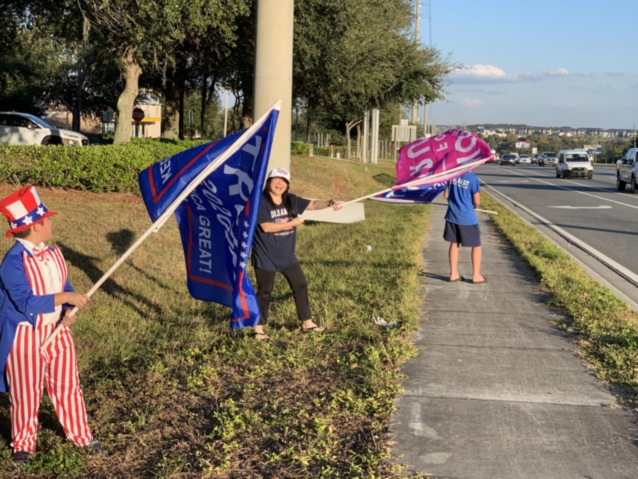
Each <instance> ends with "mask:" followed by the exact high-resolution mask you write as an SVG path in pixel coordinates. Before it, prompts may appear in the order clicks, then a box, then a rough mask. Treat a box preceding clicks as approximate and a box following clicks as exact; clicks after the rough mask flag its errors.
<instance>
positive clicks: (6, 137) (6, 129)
mask: <svg viewBox="0 0 638 479" xmlns="http://www.w3.org/2000/svg"><path fill="white" fill-rule="evenodd" d="M0 143H8V144H9V145H77V146H82V145H88V144H89V139H88V138H87V137H86V136H84V135H82V134H81V133H77V132H75V131H71V130H65V129H62V128H56V127H54V126H51V125H49V124H48V123H47V122H46V121H44V120H42V119H41V118H38V117H37V116H34V115H31V114H29V113H19V112H16V111H0Z"/></svg>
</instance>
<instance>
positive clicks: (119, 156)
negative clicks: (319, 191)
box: [0, 138, 345, 194]
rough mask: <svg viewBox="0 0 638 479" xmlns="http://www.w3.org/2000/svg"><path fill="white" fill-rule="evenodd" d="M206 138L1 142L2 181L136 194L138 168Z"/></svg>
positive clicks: (303, 147) (303, 148) (297, 146)
mask: <svg viewBox="0 0 638 479" xmlns="http://www.w3.org/2000/svg"><path fill="white" fill-rule="evenodd" d="M205 142H206V141H203V140H198V141H196V140H192V141H186V140H184V141H165V140H155V139H147V138H134V139H132V140H131V143H129V144H128V145H91V146H87V147H77V146H61V145H54V146H40V145H38V146H35V145H34V146H26V145H2V144H0V182H2V183H10V184H14V185H28V184H31V185H36V186H43V187H50V188H69V189H74V190H82V191H91V192H95V193H103V192H128V193H136V194H137V193H139V187H138V183H137V174H138V173H139V172H140V171H142V170H143V169H145V168H147V167H148V166H150V165H152V164H153V163H155V162H157V161H160V160H162V159H164V158H168V157H169V156H171V155H174V154H176V153H179V152H180V151H183V150H186V149H188V148H192V147H193V146H197V145H201V144H202V143H205ZM316 150H319V148H317V149H316ZM323 150H326V151H325V152H323V151H322V152H321V153H320V154H322V155H325V156H327V155H328V148H323ZM308 151H309V147H308V145H307V144H305V143H303V142H292V144H291V152H292V154H296V155H307V154H308ZM344 153H345V152H344ZM342 158H345V154H342Z"/></svg>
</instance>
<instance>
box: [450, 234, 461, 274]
mask: <svg viewBox="0 0 638 479" xmlns="http://www.w3.org/2000/svg"><path fill="white" fill-rule="evenodd" d="M449 257H450V281H455V280H457V279H459V272H458V264H459V244H458V243H450V253H449Z"/></svg>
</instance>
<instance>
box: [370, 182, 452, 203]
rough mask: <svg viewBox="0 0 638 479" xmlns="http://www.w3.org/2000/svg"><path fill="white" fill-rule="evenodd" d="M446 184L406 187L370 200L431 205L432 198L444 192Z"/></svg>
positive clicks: (392, 190) (385, 192)
mask: <svg viewBox="0 0 638 479" xmlns="http://www.w3.org/2000/svg"><path fill="white" fill-rule="evenodd" d="M446 185H447V183H445V182H444V183H434V184H432V185H426V186H406V187H403V188H397V189H391V190H389V191H384V192H382V193H380V194H378V195H377V196H373V197H371V198H370V199H372V200H377V201H385V202H387V203H432V201H434V198H436V197H437V196H438V195H439V194H441V193H442V192H443V191H445V187H446Z"/></svg>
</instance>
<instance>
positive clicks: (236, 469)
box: [0, 140, 429, 479]
mask: <svg viewBox="0 0 638 479" xmlns="http://www.w3.org/2000/svg"><path fill="white" fill-rule="evenodd" d="M154 143H155V142H148V141H137V140H136V141H134V142H133V143H132V144H131V145H130V146H129V147H128V149H129V150H130V151H133V152H136V153H134V154H135V155H136V156H139V155H141V153H139V154H138V153H137V151H138V149H143V150H147V151H152V152H154V153H153V154H154V155H157V154H158V150H157V149H158V148H160V146H161V147H163V148H169V147H172V146H175V145H173V144H170V143H166V144H164V143H162V142H156V143H158V144H154ZM119 148H120V147H118V148H114V149H107V148H104V149H103V151H105V152H110V151H119ZM91 149H93V147H89V148H77V149H75V150H70V151H68V152H66V151H65V150H63V149H62V148H60V150H59V151H58V150H57V149H56V150H54V149H45V148H38V149H31V148H25V149H24V150H25V151H32V152H33V153H32V156H34V157H35V156H37V155H38V154H39V155H42V156H50V157H53V156H54V155H61V154H62V153H61V152H62V151H65V153H64V155H66V156H68V157H69V158H72V159H73V161H84V157H83V156H82V155H84V154H89V155H90V153H86V152H85V153H82V152H80V151H79V150H86V151H89V150H91ZM100 149H101V148H98V149H96V150H95V151H96V152H97V151H100ZM3 151H4V150H3ZM12 151H13V150H12ZM18 151H21V150H18ZM165 153H166V152H164V153H163V154H165ZM45 154H46V155H45ZM93 154H96V153H93ZM147 154H149V153H147ZM72 155H80V156H75V157H73V156H72ZM105 155H108V154H107V153H105ZM149 155H150V154H149ZM25 156H26V154H25ZM160 156H161V155H160ZM35 160H36V158H27V159H26V160H23V161H26V162H27V163H28V164H31V163H32V162H33V161H35ZM38 161H39V163H38V164H44V159H43V158H42V159H38ZM50 161H51V160H50ZM69 161H71V160H69ZM144 161H145V160H144ZM149 161H150V158H149ZM71 162H72V161H71ZM141 162H142V161H141ZM6 163H7V162H4V161H3V162H1V164H2V165H5V164H6ZM92 166H95V164H92ZM291 169H292V172H293V186H294V192H296V193H297V194H301V195H304V196H310V197H316V198H321V197H335V198H340V199H347V198H348V197H350V198H354V197H359V196H362V195H363V194H366V193H371V192H373V191H377V190H378V189H380V188H382V187H383V185H380V184H379V183H378V182H377V180H375V177H376V176H378V175H381V174H385V175H386V176H390V175H391V174H392V173H393V169H394V164H392V163H391V162H385V163H384V162H380V163H379V164H378V165H362V164H359V163H353V162H347V161H337V160H329V159H325V158H312V159H309V158H299V157H294V158H293V160H292V165H291ZM346 180H347V181H346ZM13 188H14V187H13V186H11V185H6V184H0V194H5V193H7V192H8V191H9V190H12V189H13ZM39 193H40V195H41V197H42V198H43V200H44V201H45V202H46V204H47V206H48V207H49V208H51V209H53V210H55V211H58V212H60V215H59V216H57V217H56V218H57V219H56V220H54V221H55V223H54V231H55V242H56V243H58V244H59V245H60V246H61V247H62V250H63V251H64V254H65V257H66V259H67V262H68V264H69V268H70V280H71V282H72V283H73V285H74V287H75V288H76V290H79V291H86V290H88V289H89V288H90V286H91V285H92V284H93V283H94V282H95V281H96V280H97V279H98V278H99V277H101V275H102V273H103V271H106V269H108V268H109V267H110V266H111V265H112V264H113V262H114V261H115V259H116V258H117V257H118V256H119V255H120V254H121V252H122V251H123V250H124V249H125V248H126V247H127V246H128V245H130V244H131V242H133V241H134V240H135V238H136V237H139V235H141V234H142V233H143V232H144V231H145V230H146V228H148V226H149V225H150V221H148V220H147V218H146V217H147V215H146V212H145V208H144V205H143V203H142V202H141V200H139V199H138V198H135V197H133V198H132V197H131V195H116V194H109V195H103V194H94V193H87V192H78V191H73V190H60V189H51V190H49V189H46V188H42V189H40V190H39ZM428 212H429V207H427V206H423V205H412V206H408V207H403V206H397V205H387V204H381V203H373V202H371V203H370V204H366V217H367V220H366V221H364V222H360V223H356V224H353V225H336V224H329V223H315V222H310V221H308V222H307V224H306V225H305V226H303V227H301V228H300V230H299V236H298V243H297V244H298V247H297V252H298V256H299V258H300V260H301V261H302V265H303V268H304V272H305V274H306V277H307V279H308V281H309V286H310V301H311V306H312V310H313V318H314V319H315V320H316V321H317V322H318V323H319V324H321V325H324V326H326V328H327V332H326V333H325V334H322V335H317V334H304V333H302V332H301V331H300V328H299V322H298V320H297V318H296V313H295V307H294V301H293V300H292V298H291V296H290V290H289V287H288V285H287V283H286V282H285V280H284V279H283V278H282V277H278V279H277V282H276V284H275V289H274V291H273V303H272V308H271V317H270V321H269V324H268V326H267V329H268V333H269V334H270V335H271V337H272V338H273V340H272V341H271V342H270V343H267V344H264V343H260V342H258V341H256V340H255V339H253V338H252V337H251V336H250V335H249V334H247V333H246V331H241V330H240V331H231V330H230V329H229V326H228V314H229V312H228V308H225V307H223V306H220V305H218V304H213V303H206V302H202V301H197V300H194V299H193V298H192V297H190V295H189V294H188V292H187V291H186V288H185V285H184V278H185V274H186V273H185V267H184V258H183V255H182V251H181V245H180V238H179V231H178V229H177V226H176V224H175V223H174V222H168V223H167V224H166V225H165V226H164V227H163V228H162V230H161V231H160V232H159V233H158V234H157V235H153V237H152V240H151V239H150V238H149V241H148V242H146V243H145V244H144V245H142V246H141V247H140V248H139V249H138V250H137V251H136V252H135V254H134V255H132V256H131V257H130V258H129V259H128V260H127V261H126V262H125V264H123V265H122V266H121V268H120V269H118V270H117V271H116V272H115V273H114V275H113V276H112V277H111V278H110V279H109V280H108V281H107V282H106V283H105V284H104V285H103V287H102V288H100V289H99V290H98V291H97V292H96V293H95V295H94V296H93V298H92V301H91V303H90V305H89V306H87V308H85V309H83V310H82V311H80V313H79V316H78V317H79V319H78V321H77V323H75V324H74V325H73V333H74V338H75V343H76V346H77V349H78V360H79V366H80V373H81V378H82V389H83V392H84V396H85V398H86V399H87V408H88V412H89V421H90V425H91V427H92V429H93V431H94V433H95V435H96V437H97V438H99V439H100V440H102V442H103V443H104V444H105V446H106V447H107V449H108V450H109V451H112V455H111V456H109V457H107V458H105V459H102V458H95V459H94V458H91V457H84V455H83V452H82V451H80V450H77V449H76V448H73V447H72V446H71V445H70V444H69V443H68V442H67V441H66V440H65V439H64V437H63V433H62V431H60V430H59V429H56V428H55V424H56V422H55V418H54V414H53V411H52V407H51V406H50V405H46V406H45V407H43V414H44V416H45V418H46V419H47V420H46V421H42V428H41V431H40V433H39V436H38V451H39V452H38V454H37V455H36V457H35V458H34V459H37V461H36V462H34V463H33V464H34V465H33V467H34V469H32V470H29V472H33V473H37V475H38V477H39V478H44V479H53V478H57V477H63V476H65V475H66V476H67V477H74V478H84V477H91V478H96V479H100V478H104V479H105V478H108V477H131V478H133V477H140V478H142V477H165V478H174V479H177V478H180V479H200V478H203V477H210V478H213V477H215V478H229V477H238V478H240V477H245V478H248V477H272V478H275V477H276V478H278V479H293V478H299V477H317V478H325V479H333V478H338V477H343V478H346V477H348V478H354V477H360V478H364V477H365V478H382V477H383V478H388V479H389V478H391V477H392V478H398V477H401V473H400V467H398V466H394V465H392V464H391V461H390V459H391V456H390V454H389V450H390V442H389V441H390V437H389V436H388V434H387V430H388V421H389V414H390V412H391V411H392V409H393V407H394V404H393V399H394V397H395V395H396V393H397V392H398V391H399V389H400V373H399V367H400V365H401V363H402V362H403V361H404V360H405V359H406V358H408V357H410V356H411V355H413V354H414V347H413V346H412V345H411V335H412V334H413V332H414V330H415V329H416V327H417V321H418V317H419V316H418V306H419V295H418V291H417V273H418V271H419V270H420V261H421V260H420V254H419V251H420V247H421V240H422V236H423V231H424V228H425V227H426V223H427V216H428ZM96 218H97V219H98V220H97V221H96ZM145 219H146V221H145ZM89 232H90V233H89ZM366 245H372V246H373V249H372V251H371V252H366V247H365V246H366ZM9 246H10V242H8V241H5V242H4V243H1V244H0V247H2V248H5V250H6V248H8V247H9ZM249 274H251V275H252V270H250V269H249ZM375 317H383V318H385V319H386V320H388V321H395V322H396V323H397V326H396V327H394V328H382V327H379V326H378V325H377V324H375V323H374V318H375ZM2 399H3V398H2V397H0V415H1V416H3V417H8V414H9V405H8V401H7V400H5V401H2ZM5 424H6V422H5ZM60 443H61V444H62V445H63V446H64V447H62V446H59V444H60ZM0 449H1V450H4V451H6V450H7V449H8V441H7V439H6V437H4V438H3V437H0ZM80 466H81V467H80ZM30 467H31V466H30ZM11 471H12V466H11V465H10V462H9V459H8V456H7V455H6V454H5V455H4V456H3V459H2V462H1V463H0V475H3V474H6V473H9V474H10V473H11ZM34 475H35V474H34Z"/></svg>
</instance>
